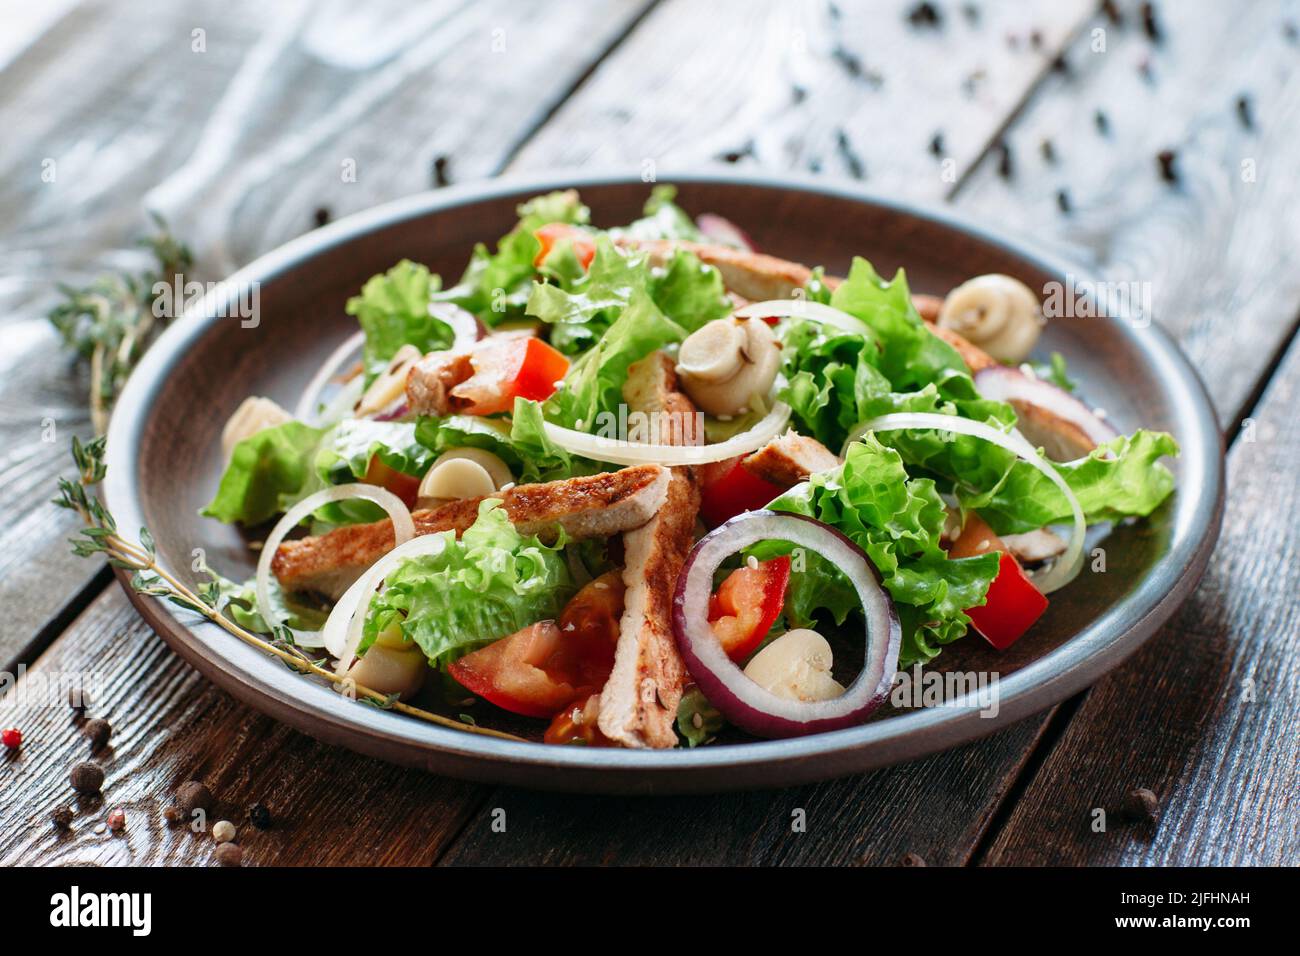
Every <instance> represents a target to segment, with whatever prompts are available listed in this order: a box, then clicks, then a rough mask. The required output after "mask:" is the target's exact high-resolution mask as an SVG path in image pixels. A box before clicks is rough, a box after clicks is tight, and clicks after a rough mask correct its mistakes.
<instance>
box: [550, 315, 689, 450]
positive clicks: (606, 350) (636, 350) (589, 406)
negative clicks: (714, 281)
mask: <svg viewBox="0 0 1300 956" xmlns="http://www.w3.org/2000/svg"><path fill="white" fill-rule="evenodd" d="M684 338H686V330H685V329H684V328H682V326H680V325H678V324H677V323H676V322H674V321H673V320H672V319H670V318H668V316H666V315H664V314H663V312H661V311H660V310H659V307H658V306H656V305H655V304H654V301H653V300H652V299H651V298H650V296H649V294H648V293H646V292H645V291H643V290H640V289H638V290H635V291H634V292H633V293H632V297H631V299H630V301H629V302H628V305H627V307H626V308H624V309H623V310H622V311H621V312H620V313H619V316H618V318H617V319H615V320H614V322H613V324H612V325H610V327H609V329H608V330H607V331H606V332H605V334H604V335H603V336H602V337H601V338H600V340H599V341H598V342H597V343H596V344H595V345H594V346H593V347H592V348H591V349H589V350H588V351H587V352H585V353H584V354H583V355H582V357H581V358H579V359H578V360H577V361H576V362H574V363H573V364H572V365H571V366H570V367H569V372H568V374H567V375H565V377H564V381H563V382H562V383H561V385H560V387H559V389H557V390H556V392H555V394H554V395H552V396H551V397H550V398H548V399H547V400H546V404H545V405H544V406H543V411H544V412H545V414H546V418H547V419H548V420H550V421H552V422H556V423H558V424H561V425H564V426H566V427H569V428H576V429H578V430H579V431H594V430H595V425H596V422H597V415H598V414H600V413H609V414H616V413H617V409H618V405H619V403H620V402H622V400H623V399H622V389H623V383H624V382H625V381H626V380H627V370H628V367H629V366H630V365H631V364H632V363H633V362H636V361H638V360H640V359H643V358H645V357H646V356H647V355H649V354H650V353H651V352H653V351H655V350H656V349H660V348H663V347H664V346H665V345H668V344H670V343H673V342H680V341H681V340H682V339H684Z"/></svg>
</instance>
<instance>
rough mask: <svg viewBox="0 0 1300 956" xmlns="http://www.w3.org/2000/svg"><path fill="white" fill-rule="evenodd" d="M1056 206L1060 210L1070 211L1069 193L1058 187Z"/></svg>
mask: <svg viewBox="0 0 1300 956" xmlns="http://www.w3.org/2000/svg"><path fill="white" fill-rule="evenodd" d="M1056 208H1057V209H1059V210H1061V212H1069V211H1070V194H1069V193H1067V192H1066V191H1065V190H1064V189H1058V190H1057V191H1056Z"/></svg>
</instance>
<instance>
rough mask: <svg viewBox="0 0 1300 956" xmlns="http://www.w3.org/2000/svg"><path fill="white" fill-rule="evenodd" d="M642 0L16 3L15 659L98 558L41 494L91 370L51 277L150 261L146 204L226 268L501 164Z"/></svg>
mask: <svg viewBox="0 0 1300 956" xmlns="http://www.w3.org/2000/svg"><path fill="white" fill-rule="evenodd" d="M648 2H649V0H598V2H594V3H587V4H582V5H581V6H575V5H559V6H555V5H552V6H541V5H531V4H512V3H507V2H504V0H493V2H478V3H473V4H467V3H463V2H459V0H437V2H431V3H427V4H421V5H419V6H418V7H412V8H410V9H409V10H407V11H405V12H402V13H400V14H399V15H397V16H396V17H395V18H394V17H393V16H392V15H390V14H389V13H387V12H385V11H384V10H380V9H378V8H362V7H358V8H357V9H356V10H350V11H347V12H346V14H345V13H344V12H343V11H342V10H341V9H340V8H338V7H337V6H325V5H317V6H310V5H308V6H304V5H276V4H265V3H256V2H252V0H240V2H235V3H232V2H229V0H203V2H199V3H192V4H187V5H184V6H183V7H182V6H177V5H175V4H167V3H160V2H150V3H133V4H128V5H125V6H123V5H120V4H107V3H102V2H89V3H84V4H79V5H76V6H75V7H74V6H72V5H68V4H62V5H54V6H51V7H50V8H49V11H48V13H47V14H46V15H44V16H40V17H24V18H22V19H21V20H16V21H14V22H13V23H12V24H9V23H7V24H6V38H5V44H4V46H3V48H0V57H3V60H0V63H3V72H2V74H0V75H2V76H3V82H0V113H2V114H3V115H4V116H5V117H6V120H7V129H6V134H7V135H6V136H4V137H3V138H0V210H3V219H4V223H5V229H4V231H3V234H0V330H2V331H0V335H3V339H4V343H5V348H4V350H3V355H0V519H3V520H0V606H3V607H4V608H5V614H4V615H0V667H4V668H9V669H12V666H13V663H14V662H15V661H18V660H29V659H30V658H31V656H32V652H33V650H34V649H37V648H39V647H40V646H41V645H42V644H43V643H46V642H47V641H48V639H49V638H50V637H52V634H49V633H48V632H49V625H50V623H51V622H52V621H55V622H57V621H58V620H61V619H62V617H64V616H66V615H67V614H69V613H71V612H73V611H75V610H76V609H78V608H79V606H80V603H81V602H82V601H84V599H85V597H86V595H87V593H88V592H90V593H93V590H94V587H95V585H96V582H95V581H94V579H95V576H96V574H97V573H98V572H97V570H96V567H95V566H94V565H93V564H89V563H85V562H79V561H77V560H76V559H75V558H73V557H71V556H70V555H69V554H68V553H67V548H66V547H65V545H64V539H65V538H66V537H67V536H68V534H69V533H70V531H71V530H72V527H73V526H72V524H71V523H70V520H69V519H70V515H68V514H67V513H66V512H61V511H59V510H57V509H54V508H49V507H46V506H45V502H46V501H47V500H48V498H49V497H50V496H51V494H52V489H53V487H54V478H55V476H56V475H57V474H58V473H60V472H61V471H62V470H64V469H65V467H66V463H67V447H68V440H69V438H70V436H71V435H73V434H80V435H83V436H84V435H85V434H86V433H87V432H88V431H89V422H88V417H87V415H86V412H85V401H86V394H87V379H86V377H85V376H84V375H81V374H77V373H75V372H74V371H72V368H71V364H70V363H69V362H68V361H66V360H65V359H64V358H63V357H62V356H61V355H60V353H59V351H58V348H57V345H56V337H55V335H54V333H53V331H52V330H51V329H50V328H49V326H48V325H47V323H46V322H45V319H44V314H45V312H46V311H47V309H48V308H49V307H50V306H51V305H52V304H53V301H54V299H55V287H56V284H57V283H59V282H68V283H80V282H84V281H86V280H88V279H89V278H91V277H92V276H94V275H95V274H97V273H100V272H102V271H104V270H106V269H112V268H120V267H122V266H123V265H127V264H134V263H137V258H136V256H137V253H136V252H133V251H132V249H133V248H134V247H133V243H134V241H135V239H136V238H137V235H138V234H140V232H142V231H143V230H145V229H146V221H145V216H144V208H143V207H148V208H151V209H157V210H159V211H161V212H163V213H165V214H166V215H167V216H168V218H169V219H170V220H171V222H172V224H173V226H174V227H175V229H176V231H177V232H178V234H180V235H181V236H182V237H184V238H186V239H187V240H188V241H189V242H190V243H191V244H192V245H193V246H194V249H195V252H196V254H197V258H198V262H199V265H200V267H201V269H200V272H201V274H200V276H199V278H203V279H217V278H220V277H221V276H222V275H224V274H226V273H228V272H229V271H230V270H231V269H233V268H234V267H235V266H237V265H240V264H243V263H244V262H247V261H248V260H249V259H251V258H253V257H254V256H256V255H258V254H260V253H262V252H265V251H266V250H268V249H271V248H273V247H275V246H277V245H279V244H281V243H282V242H284V241H286V240H287V239H290V238H292V237H294V236H296V235H298V234H300V233H302V232H305V231H306V230H308V229H310V228H312V226H313V224H314V222H315V212H316V210H317V209H325V210H327V211H328V212H329V214H331V215H333V216H336V217H337V216H339V215H342V214H344V213H348V212H353V211H356V210H358V209H362V208H365V207H368V206H372V205H375V204H376V203H379V202H383V201H385V200H388V199H392V198H395V197H397V196H401V195H405V194H407V193H412V192H416V191H419V190H422V189H426V188H429V187H430V186H431V185H432V184H433V182H434V172H433V165H434V161H435V160H436V159H437V158H439V157H443V158H445V160H446V162H445V164H444V166H443V171H444V175H445V176H446V177H447V178H449V179H451V180H457V179H465V178H470V177H474V176H484V175H487V174H489V173H492V172H494V171H495V170H496V169H497V168H498V167H499V166H500V165H501V164H502V163H503V162H504V161H505V159H506V157H508V156H509V155H510V154H511V153H512V151H513V150H514V148H515V146H516V144H517V142H518V141H519V139H520V138H521V137H523V136H525V135H526V134H527V133H528V131H529V130H531V129H532V128H533V127H534V126H535V125H536V124H537V123H538V122H540V121H541V120H542V119H543V118H544V117H545V116H546V115H547V112H548V110H549V109H550V108H551V106H552V104H553V102H554V101H556V100H559V99H562V98H563V97H564V96H565V95H566V94H567V92H568V90H569V89H570V87H571V86H572V85H573V84H575V83H576V82H577V81H578V79H579V78H580V77H581V76H582V75H583V73H584V71H585V70H586V69H587V68H588V67H589V66H590V64H591V63H592V62H594V61H595V60H596V59H597V58H598V57H599V56H600V55H601V54H602V53H603V52H604V51H605V49H606V48H607V47H608V46H609V45H610V44H611V43H613V42H615V41H616V40H617V38H618V37H619V36H620V35H621V34H622V32H623V31H625V30H626V29H627V28H628V27H629V25H630V24H632V23H634V22H635V20H636V18H637V17H638V16H639V15H640V13H641V12H642V10H643V9H644V8H645V6H646V4H647V3H648ZM10 26H12V31H13V32H12V33H10V32H9V28H10ZM199 29H201V30H205V31H206V32H205V35H204V37H203V41H204V44H205V46H204V49H203V50H202V51H196V50H195V49H194V48H193V46H194V43H195V39H194V36H193V33H192V31H194V30H199ZM88 77H93V78H94V81H93V82H88V81H87V78H88ZM47 160H48V161H50V162H52V163H53V166H52V167H50V168H51V169H52V171H53V176H54V178H53V180H52V181H49V182H46V181H44V180H43V179H42V174H43V172H45V170H46V166H45V165H44V164H45V162H46V161H47ZM348 161H355V164H356V179H355V182H346V181H344V179H343V177H342V172H343V164H344V163H346V162H348ZM142 200H143V206H142ZM103 580H104V579H103V578H102V577H100V578H99V579H98V582H97V583H98V584H99V585H102V583H103Z"/></svg>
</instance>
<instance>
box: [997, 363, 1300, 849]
mask: <svg viewBox="0 0 1300 956" xmlns="http://www.w3.org/2000/svg"><path fill="white" fill-rule="evenodd" d="M1297 401H1300V343H1298V344H1294V345H1292V347H1291V350H1290V354H1289V356H1288V357H1287V359H1286V361H1285V362H1284V364H1283V365H1282V367H1281V368H1280V370H1279V372H1278V375H1277V376H1276V377H1275V378H1274V379H1273V381H1272V383H1271V384H1270V385H1269V388H1268V391H1267V393H1266V394H1265V395H1264V398H1263V401H1262V402H1261V404H1260V406H1259V408H1258V410H1257V411H1256V412H1255V413H1254V414H1253V419H1254V425H1253V428H1252V430H1251V431H1249V432H1247V433H1244V436H1243V438H1242V439H1241V440H1238V441H1237V443H1236V445H1235V446H1234V448H1233V450H1232V454H1231V456H1230V470H1229V490H1228V507H1227V512H1226V515H1225V517H1224V524H1223V538H1222V541H1221V543H1220V545H1219V549H1218V552H1217V555H1216V558H1215V561H1214V563H1213V564H1212V565H1211V566H1210V571H1209V573H1208V574H1207V576H1206V580H1205V583H1204V584H1203V585H1202V587H1201V589H1200V590H1199V591H1198V592H1197V594H1196V595H1195V596H1194V597H1193V598H1192V599H1191V600H1190V601H1189V602H1188V603H1187V605H1186V606H1185V607H1184V608H1183V609H1182V611H1181V613H1179V615H1178V616H1177V617H1176V618H1175V619H1174V621H1173V622H1171V623H1170V624H1169V625H1168V626H1167V627H1165V628H1164V629H1163V630H1162V631H1161V633H1160V634H1159V635H1158V636H1157V637H1156V638H1155V639H1153V640H1152V642H1151V643H1150V644H1149V645H1147V647H1145V648H1143V650H1142V651H1141V652H1140V653H1139V654H1138V655H1137V656H1136V657H1135V659H1134V660H1133V661H1131V662H1130V663H1129V664H1127V665H1126V666H1125V667H1124V668H1123V669H1121V670H1120V671H1117V672H1116V673H1115V674H1113V675H1111V676H1110V677H1108V678H1107V679H1106V680H1104V681H1102V682H1101V683H1100V684H1098V685H1097V686H1096V687H1094V688H1093V689H1092V690H1091V691H1090V692H1089V694H1088V696H1087V699H1086V700H1085V701H1084V703H1083V706H1082V707H1081V708H1080V709H1079V711H1078V713H1077V714H1076V715H1075V718H1074V720H1072V721H1071V722H1070V725H1069V728H1068V729H1067V730H1066V732H1065V734H1064V736H1063V738H1062V739H1061V741H1060V743H1059V744H1058V746H1057V747H1056V748H1055V749H1054V750H1053V751H1052V753H1051V756H1050V757H1049V758H1048V759H1047V761H1046V762H1045V763H1044V764H1043V766H1042V768H1041V770H1040V772H1039V773H1038V774H1036V776H1035V777H1034V780H1033V783H1032V785H1031V786H1030V787H1029V788H1028V789H1027V790H1026V792H1025V795H1024V799H1023V800H1022V801H1020V803H1019V804H1018V806H1017V807H1016V808H1015V810H1014V811H1013V812H1012V814H1011V817H1010V819H1009V820H1008V823H1007V826H1006V828H1005V829H1004V830H1003V831H1002V832H1001V833H1000V834H999V835H998V837H997V840H996V842H995V843H994V844H993V846H992V848H991V852H990V853H989V855H988V859H987V862H989V863H991V864H1012V865H1024V864H1054V865H1056V864H1072V865H1073V864H1084V865H1090V866H1091V865H1118V864H1123V865H1144V866H1145V865H1158V866H1174V865H1183V866H1185V865H1197V866H1205V865H1211V866H1239V865H1244V864H1250V865H1259V864H1263V865H1274V866H1276V865H1295V864H1296V863H1297V862H1300V807H1297V806H1296V802H1295V797H1296V794H1297V793H1298V792H1300V724H1298V721H1300V680H1297V670H1296V661H1297V660H1300V603H1297V601H1296V597H1295V596H1296V593H1297V592H1298V591H1300V549H1298V548H1297V544H1296V542H1297V531H1298V530H1300V527H1298V525H1297V521H1296V518H1295V516H1296V514H1297V513H1300V486H1298V485H1297V484H1296V482H1295V480H1294V479H1293V478H1292V477H1291V476H1292V475H1294V473H1295V470H1296V468H1297V467H1300V421H1297V418H1296V415H1295V404H1296V402H1297ZM1246 436H1249V438H1251V439H1253V440H1247V437H1246ZM1279 476H1286V477H1285V478H1284V480H1280V481H1279ZM1136 787H1145V788H1147V789H1149V790H1151V791H1153V792H1154V793H1156V794H1158V795H1159V796H1160V803H1161V806H1160V820H1159V823H1158V825H1156V824H1151V823H1136V824H1135V823H1126V822H1124V821H1123V820H1122V819H1121V818H1120V814H1119V812H1118V811H1119V808H1120V807H1121V806H1122V805H1123V802H1124V798H1125V794H1126V793H1127V792H1128V791H1130V790H1131V789H1133V788H1136ZM1096 808H1103V809H1104V810H1105V811H1106V814H1107V815H1106V829H1105V831H1104V832H1094V830H1093V829H1092V825H1093V820H1094V813H1095V809H1096Z"/></svg>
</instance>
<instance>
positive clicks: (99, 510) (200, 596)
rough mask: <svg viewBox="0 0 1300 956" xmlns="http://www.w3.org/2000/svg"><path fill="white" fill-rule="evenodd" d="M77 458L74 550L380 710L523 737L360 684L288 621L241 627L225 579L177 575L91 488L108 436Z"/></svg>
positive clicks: (80, 449) (69, 495) (65, 485)
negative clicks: (309, 650) (307, 648)
mask: <svg viewBox="0 0 1300 956" xmlns="http://www.w3.org/2000/svg"><path fill="white" fill-rule="evenodd" d="M72 459H73V461H74V462H75V464H76V466H77V477H76V478H75V479H73V478H66V477H61V478H60V479H59V496H58V497H57V498H55V499H54V504H56V505H58V506H59V507H60V508H67V509H68V510H70V511H75V512H76V513H77V514H78V515H80V516H81V519H82V521H83V522H85V527H83V528H82V529H81V531H80V532H79V534H78V536H77V537H75V538H73V539H72V541H71V544H72V551H73V553H74V554H76V555H78V556H80V557H91V556H93V555H97V554H99V555H103V556H104V557H106V558H107V559H108V563H109V564H110V565H112V566H113V567H115V568H120V569H121V570H123V571H129V572H131V578H130V583H131V587H132V588H133V589H134V590H135V591H137V592H138V593H140V594H146V595H149V596H150V597H155V598H158V599H160V600H165V601H170V602H171V603H172V604H175V605H177V606H178V607H182V608H184V609H186V610H187V611H193V612H194V613H196V614H199V615H201V616H202V617H204V618H206V619H208V620H209V621H212V622H213V623H214V624H216V625H217V626H219V627H220V628H221V629H222V630H224V631H226V632H227V633H229V634H232V635H234V636H235V637H237V638H239V639H240V640H241V641H243V642H244V643H245V644H250V645H252V646H253V647H256V648H258V649H259V650H261V651H264V652H265V653H267V654H270V655H271V656H272V657H275V658H277V659H279V660H280V661H282V662H283V663H284V664H285V665H286V666H288V667H289V668H290V669H292V670H295V671H298V672H300V673H303V674H307V675H311V676H314V677H319V678H323V679H324V680H327V681H329V682H330V683H331V684H336V685H340V686H342V687H343V689H344V690H345V691H348V692H349V693H352V694H354V695H355V697H356V699H357V701H358V702H359V703H362V704H366V705H369V706H371V707H377V708H379V709H381V710H392V711H397V712H399V713H403V714H407V715H408V716H411V717H416V718H419V719H420V720H427V721H429V722H430V723H434V724H439V725H441V726H444V727H453V728H455V729H456V730H463V731H467V732H469V733H475V734H484V735H486V736H489V737H499V738H502V739H505V740H520V739H522V738H519V737H516V736H514V735H512V734H506V733H502V732H500V731H496V730H488V729H487V728H484V727H479V726H477V725H475V724H472V723H468V722H462V721H457V720H452V719H451V718H449V717H443V716H442V715H440V714H434V713H431V712H429V711H427V710H422V709H420V708H418V707H412V706H410V705H409V704H404V703H402V702H401V701H399V700H398V699H397V696H396V695H394V694H384V693H381V692H380V691H377V690H372V689H371V688H369V687H363V686H361V685H360V684H357V683H356V682H355V681H354V680H353V679H352V678H350V677H346V676H344V675H342V674H338V673H335V672H334V671H333V670H330V669H328V668H326V667H325V666H323V665H324V664H325V661H323V660H321V661H318V660H313V659H312V658H311V657H309V656H307V654H305V653H304V652H303V651H302V649H301V648H299V647H297V646H296V645H295V644H294V643H293V636H292V632H291V631H289V629H288V628H285V627H277V628H276V629H275V630H274V631H273V634H272V637H273V640H270V641H267V640H264V639H263V638H261V637H259V636H258V635H256V634H253V633H252V632H251V631H248V630H246V629H244V628H243V627H240V626H239V625H238V624H236V623H235V622H234V621H232V620H230V619H229V618H228V617H226V616H225V615H224V614H223V613H222V612H221V610H220V609H219V604H220V585H219V583H218V582H217V581H211V582H208V583H207V584H205V585H201V586H200V588H199V590H198V591H195V590H193V589H191V588H190V587H189V586H187V585H186V584H184V583H182V582H181V581H179V580H177V579H176V578H175V577H173V576H172V574H171V573H170V572H168V571H167V570H166V569H165V568H163V567H162V566H160V565H159V564H158V561H157V554H156V548H155V545H154V539H153V535H151V534H150V533H149V529H148V528H141V529H140V532H139V535H138V540H137V541H134V542H132V541H130V540H128V539H127V538H125V537H124V536H123V535H122V534H121V532H119V530H118V527H117V522H116V521H115V520H114V519H113V516H112V514H111V513H109V511H108V509H107V508H106V507H105V506H104V503H103V501H101V500H100V498H99V496H98V495H95V494H93V493H92V491H91V489H93V487H94V486H95V485H97V484H99V483H100V482H101V481H103V480H104V476H105V474H106V472H107V468H106V466H105V464H104V438H103V436H101V437H99V438H96V439H94V440H93V441H90V442H86V443H85V444H83V443H82V442H81V441H79V440H78V439H77V438H75V437H74V438H73V439H72Z"/></svg>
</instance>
